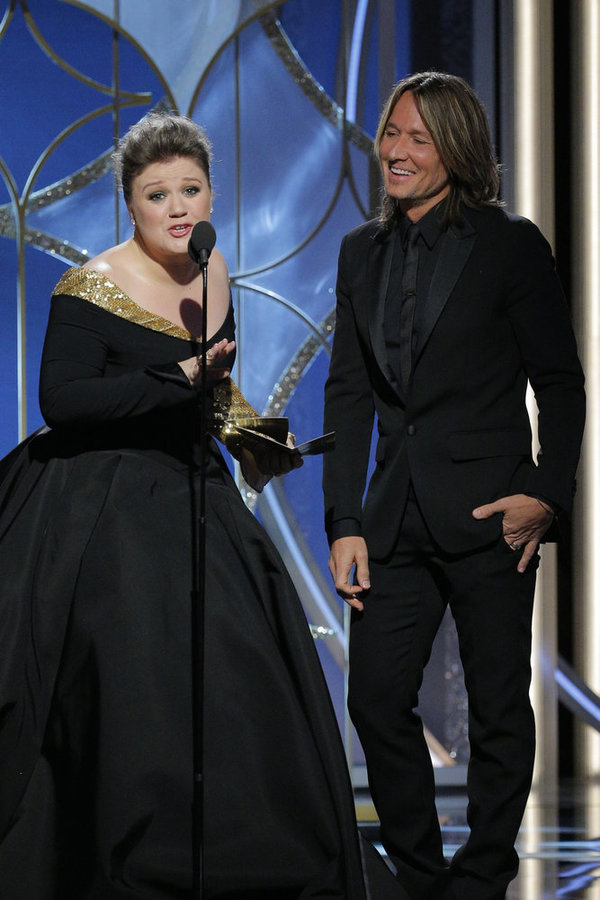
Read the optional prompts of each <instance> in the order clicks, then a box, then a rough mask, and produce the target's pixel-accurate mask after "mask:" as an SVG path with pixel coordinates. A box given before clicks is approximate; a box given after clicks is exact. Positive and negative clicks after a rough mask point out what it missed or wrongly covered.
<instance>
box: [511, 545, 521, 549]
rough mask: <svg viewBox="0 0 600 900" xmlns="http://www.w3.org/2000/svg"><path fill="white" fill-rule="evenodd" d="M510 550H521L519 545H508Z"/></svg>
mask: <svg viewBox="0 0 600 900" xmlns="http://www.w3.org/2000/svg"><path fill="white" fill-rule="evenodd" d="M510 549H511V550H520V549H521V545H520V544H511V545H510Z"/></svg>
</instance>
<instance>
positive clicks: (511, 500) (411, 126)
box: [323, 72, 585, 900]
mask: <svg viewBox="0 0 600 900" xmlns="http://www.w3.org/2000/svg"><path fill="white" fill-rule="evenodd" d="M375 147H376V150H377V152H378V154H379V160H380V163H381V171H382V175H383V183H384V190H385V193H384V200H383V205H382V212H381V215H380V217H379V219H378V220H373V221H370V222H367V223H366V224H364V225H362V226H360V227H358V228H356V229H354V230H353V231H352V232H350V234H348V235H346V237H345V238H344V240H343V242H342V246H341V251H340V259H339V270H338V285H337V296H338V303H337V324H336V330H335V338H334V343H333V353H332V359H331V368H330V372H329V378H328V380H327V384H326V388H325V430H326V431H330V430H335V431H336V432H337V440H336V450H335V451H334V452H333V453H331V454H328V455H326V456H325V457H324V478H323V482H324V493H325V511H326V528H327V531H328V536H329V540H330V544H331V553H330V562H329V565H330V569H331V572H332V575H333V578H334V581H335V586H336V589H337V591H338V593H339V594H340V595H341V596H342V597H343V598H344V599H345V600H346V601H347V602H348V603H349V604H350V605H351V606H352V607H353V611H352V626H351V636H350V687H349V708H350V712H351V715H352V718H353V721H354V723H355V725H356V727H357V730H358V734H359V736H360V738H361V742H362V744H363V747H364V750H365V755H366V760H367V768H368V773H369V783H370V787H371V792H372V796H373V800H374V803H375V806H376V808H377V811H378V814H379V817H380V821H381V830H382V840H383V843H384V846H385V847H386V850H387V852H388V854H389V856H390V858H391V859H392V861H393V862H394V864H395V865H396V867H397V870H398V876H397V877H398V879H399V880H400V881H401V882H402V883H403V884H404V885H405V886H406V888H407V890H408V892H409V894H410V896H411V898H414V900H417V898H418V900H423V898H435V900H447V898H461V900H499V898H503V897H505V894H506V887H507V884H508V883H509V882H510V880H511V879H512V878H514V876H515V874H516V872H517V867H518V859H517V855H516V853H515V850H514V842H515V839H516V836H517V832H518V829H519V825H520V822H521V818H522V814H523V810H524V807H525V803H526V800H527V795H528V792H529V788H530V783H531V772H532V767H533V758H534V743H535V737H534V723H533V714H532V710H531V706H530V703H529V696H528V689H529V683H530V674H531V673H530V650H531V616H532V605H533V592H534V585H535V571H536V568H537V564H538V553H537V551H538V545H539V543H540V541H541V540H542V538H544V535H545V534H546V532H547V530H548V528H549V527H550V526H551V524H552V523H553V521H554V519H555V518H556V517H557V516H559V515H560V514H564V513H566V512H568V510H569V507H570V504H571V498H572V494H573V491H574V483H575V481H574V476H575V469H576V466H577V461H578V457H579V448H580V442H581V436H582V430H583V421H584V403H585V401H584V392H583V375H582V371H581V367H580V364H579V361H578V358H577V351H576V346H575V340H574V337H573V332H572V329H571V325H570V321H569V314H568V310H567V307H566V304H565V301H564V296H563V294H562V290H561V287H560V284H559V281H558V278H557V276H556V274H555V270H554V265H553V260H552V255H551V251H550V248H549V246H548V244H547V242H546V241H545V240H544V238H543V237H542V235H541V234H540V232H539V231H538V229H537V228H536V227H535V226H534V225H533V224H532V223H531V222H529V221H528V220H526V219H523V218H519V217H517V216H514V215H510V214H508V213H506V212H504V211H503V210H502V209H501V208H500V204H499V202H498V200H497V191H498V167H497V164H496V162H495V160H494V156H493V152H492V147H491V141H490V136H489V129H488V124H487V119H486V116H485V112H484V110H483V107H482V105H481V103H480V101H479V100H478V98H477V96H476V95H475V93H474V92H473V90H472V89H471V88H470V87H469V85H468V84H467V83H466V82H464V81H463V80H462V79H460V78H457V77H454V76H452V75H446V74H442V73H436V72H435V73H431V72H425V73H420V74H417V75H413V76H411V77H409V78H406V79H405V80H403V81H401V82H400V83H399V84H398V85H397V86H396V88H395V89H394V91H393V93H392V94H391V96H390V98H389V100H388V103H387V105H386V107H385V110H384V112H383V114H382V117H381V120H380V123H379V128H378V132H377V136H376V140H375ZM409 226H413V227H412V228H411V229H410V233H409ZM528 380H529V382H530V383H531V385H532V387H533V389H534V391H535V396H536V400H537V404H538V408H539V421H538V431H539V439H540V444H541V452H540V454H539V455H538V458H537V460H536V462H535V463H534V461H533V459H532V451H531V430H530V425H529V418H528V413H527V408H526V404H525V393H526V388H527V382H528ZM375 414H376V416H377V430H378V439H377V447H376V453H375V462H376V467H375V471H374V474H373V476H372V478H371V480H370V483H369V487H368V491H367V494H366V498H365V501H364V508H362V497H363V491H364V487H365V481H366V473H367V466H368V459H369V445H370V440H371V433H372V427H373V420H374V415H375ZM352 573H354V577H352ZM447 605H449V606H450V609H451V612H452V614H453V616H454V619H455V621H456V626H457V631H458V636H459V646H460V654H461V660H462V663H463V668H464V672H465V682H466V688H467V692H468V698H469V739H470V748H471V759H470V764H469V771H468V779H467V790H468V802H469V805H468V821H469V825H470V836H469V838H468V840H467V842H466V844H465V845H464V846H463V847H462V848H461V849H460V850H459V851H458V853H457V854H456V855H455V856H454V858H453V860H452V861H451V863H450V864H448V863H447V862H446V861H445V860H444V857H443V853H442V841H441V836H440V829H439V824H438V819H437V815H436V809H435V805H434V779H433V771H432V768H431V762H430V757H429V753H428V749H427V746H426V743H425V741H424V737H423V729H422V724H421V721H420V719H419V717H418V715H417V714H416V712H415V707H416V706H417V703H418V696H417V695H418V691H419V688H420V685H421V680H422V673H423V668H424V666H425V664H426V663H427V660H428V658H429V655H430V651H431V646H432V643H433V640H434V637H435V634H436V631H437V629H438V627H439V624H440V621H441V619H442V615H443V613H444V610H445V608H446V606H447Z"/></svg>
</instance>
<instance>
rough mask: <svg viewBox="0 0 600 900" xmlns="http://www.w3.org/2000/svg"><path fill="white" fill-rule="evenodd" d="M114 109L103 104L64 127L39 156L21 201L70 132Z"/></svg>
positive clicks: (135, 103)
mask: <svg viewBox="0 0 600 900" xmlns="http://www.w3.org/2000/svg"><path fill="white" fill-rule="evenodd" d="M121 105H122V106H123V107H128V106H136V105H137V102H136V101H135V100H126V101H124V102H123V103H122V104H121ZM113 109H114V107H113V104H112V103H111V104H109V105H107V106H101V107H99V108H98V109H96V110H94V111H93V112H91V113H86V115H85V116H82V117H81V118H80V119H77V120H76V121H75V122H72V123H71V124H70V125H68V126H67V127H66V128H64V129H63V130H62V131H61V132H60V134H59V135H57V137H55V138H54V140H53V141H52V142H51V143H50V144H49V145H48V146H47V147H46V149H45V150H44V152H43V153H42V155H41V156H40V157H39V159H38V161H37V162H36V164H35V165H34V167H33V169H32V170H31V172H30V173H29V177H28V179H27V182H26V184H25V187H24V189H23V193H22V195H21V202H22V203H23V204H24V205H25V204H26V203H27V202H28V198H29V192H30V191H31V188H32V186H33V183H34V181H35V179H36V178H37V175H38V173H39V171H40V169H41V168H42V166H43V165H44V163H45V162H46V160H47V159H48V158H49V156H50V155H51V154H52V153H53V152H54V150H55V149H56V147H57V146H58V145H59V144H60V143H61V142H62V141H63V140H65V138H67V137H69V135H70V134H73V132H74V131H76V130H77V129H78V128H80V127H81V126H82V125H85V124H86V123H87V122H91V121H92V120H93V119H97V118H98V117H99V116H102V115H104V114H105V113H107V112H112V111H113Z"/></svg>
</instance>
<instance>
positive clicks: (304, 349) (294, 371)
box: [263, 309, 335, 416]
mask: <svg viewBox="0 0 600 900" xmlns="http://www.w3.org/2000/svg"><path fill="white" fill-rule="evenodd" d="M334 325H335V309H334V310H332V311H331V312H330V313H329V314H328V315H327V316H326V317H325V318H324V319H323V320H322V322H321V326H320V327H321V328H323V329H324V330H326V331H328V332H329V334H330V335H331V334H332V333H333V329H334ZM320 350H325V351H326V353H328V354H329V356H331V347H330V346H329V343H328V342H327V341H322V342H317V341H316V340H315V337H314V335H310V336H309V337H307V338H306V339H305V340H304V341H303V342H302V344H300V347H299V349H298V350H297V351H296V353H295V355H294V356H293V357H292V359H291V360H290V361H289V363H288V364H287V367H286V368H285V369H284V371H283V375H282V376H281V378H280V379H279V380H278V381H277V382H276V383H275V384H274V385H273V389H272V391H271V395H270V397H269V402H268V404H267V406H266V407H265V409H264V410H263V415H264V416H280V415H282V414H283V411H284V410H285V408H286V406H287V405H288V403H289V401H290V398H291V396H292V394H293V393H294V391H295V390H296V388H297V386H298V384H299V383H300V381H301V379H302V376H303V374H304V372H305V371H306V369H307V367H308V366H309V365H310V363H311V362H312V360H313V358H314V357H315V356H316V354H317V353H319V351H320Z"/></svg>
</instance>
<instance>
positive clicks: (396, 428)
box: [323, 207, 585, 558]
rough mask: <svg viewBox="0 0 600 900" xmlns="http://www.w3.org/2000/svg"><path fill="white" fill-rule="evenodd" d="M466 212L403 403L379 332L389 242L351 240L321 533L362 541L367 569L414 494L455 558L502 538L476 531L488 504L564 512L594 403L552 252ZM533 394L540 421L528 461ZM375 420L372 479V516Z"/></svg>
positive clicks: (501, 223)
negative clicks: (536, 448) (525, 499)
mask: <svg viewBox="0 0 600 900" xmlns="http://www.w3.org/2000/svg"><path fill="white" fill-rule="evenodd" d="M463 212H464V217H465V221H464V223H463V225H462V226H461V227H454V226H452V227H450V228H449V229H448V230H447V231H445V232H444V233H443V235H442V237H441V240H442V241H443V245H442V248H441V252H440V257H439V262H438V264H437V266H436V269H435V272H434V275H433V278H432V281H431V285H430V290H429V294H428V297H427V300H426V303H425V304H424V306H423V308H422V310H421V311H420V314H421V320H420V324H419V337H420V343H419V346H418V347H417V349H416V352H415V354H414V362H413V371H412V375H411V380H410V383H409V385H408V387H407V389H406V391H405V392H404V391H403V390H402V388H401V386H400V384H399V383H398V380H397V378H396V375H395V374H394V372H393V371H392V368H391V366H390V363H389V360H388V354H387V349H386V335H385V330H384V308H385V302H386V294H387V291H388V283H389V276H390V267H391V262H392V249H393V243H394V241H393V236H392V235H391V234H390V233H389V232H386V231H385V230H383V229H382V228H381V227H380V225H379V224H378V222H377V221H376V220H373V221H370V222H367V223H365V224H364V225H361V226H359V227H358V228H356V229H354V230H353V231H351V232H350V233H349V234H348V235H346V236H345V238H344V239H343V241H342V245H341V250H340V257H339V267H338V283H337V298H338V299H337V314H336V316H337V318H336V328H335V335H334V342H333V353H332V359H331V366H330V372H329V378H328V380H327V384H326V387H325V426H324V427H325V430H326V431H330V430H335V431H336V434H337V438H336V449H335V451H334V452H332V453H330V454H326V455H325V457H324V463H323V464H324V473H323V486H324V494H325V521H326V528H327V532H328V536H329V539H330V541H331V540H334V539H335V538H337V537H342V536H346V535H350V534H362V535H363V536H364V537H365V539H366V541H367V546H368V549H369V554H370V556H372V557H376V558H383V557H385V556H386V555H387V554H388V553H389V552H390V550H391V549H392V547H393V545H394V541H395V539H396V537H397V534H398V531H399V527H400V522H401V516H402V512H403V508H404V502H405V498H406V493H407V489H408V484H409V481H410V482H412V484H413V487H414V491H415V493H416V496H417V499H418V502H419V504H420V507H421V511H422V513H423V515H424V518H425V520H426V522H427V524H428V526H429V529H430V531H431V533H432V535H433V537H434V538H435V540H436V541H437V542H438V543H439V545H440V546H441V547H442V548H443V549H444V550H445V551H448V552H451V553H461V552H466V551H468V550H471V549H474V548H476V547H478V546H482V545H484V544H486V543H489V542H491V541H493V540H494V539H495V538H497V537H499V536H500V534H501V531H502V526H501V517H500V516H493V517H492V518H490V519H488V520H475V519H474V518H473V516H472V510H473V509H474V508H475V507H477V506H480V505H482V504H484V503H489V502H491V501H493V500H495V499H498V498H500V497H503V496H506V495H509V494H514V493H520V492H527V493H531V494H534V495H536V496H539V497H542V498H545V499H547V500H548V501H550V502H551V503H552V504H554V505H555V506H556V507H557V508H559V509H560V510H562V511H565V512H566V511H568V510H569V509H570V506H571V500H572V495H573V493H574V485H575V471H576V467H577V462H578V458H579V450H580V444H581V437H582V431H583V422H584V415H585V397H584V390H583V373H582V370H581V366H580V363H579V360H578V357H577V349H576V343H575V338H574V335H573V331H572V327H571V322H570V316H569V311H568V308H567V304H566V302H565V298H564V295H563V292H562V288H561V286H560V282H559V280H558V277H557V275H556V272H555V268H554V261H553V258H552V253H551V250H550V247H549V245H548V243H547V242H546V240H545V239H544V237H543V236H542V235H541V233H540V231H539V230H538V229H537V227H536V226H535V225H533V223H531V222H530V221H528V220H527V219H524V218H520V217H518V216H515V215H511V214H509V213H506V212H505V211H503V210H502V209H500V208H498V207H484V208H480V209H471V208H465V209H464V210H463ZM419 303H422V299H421V298H419ZM528 381H529V382H530V383H531V386H532V388H533V390H534V392H535V399H536V402H537V406H538V409H539V420H538V435H539V443H540V447H541V451H540V452H539V454H537V459H536V461H535V462H534V459H533V456H532V435H531V428H530V422H529V415H528V411H527V405H526V389H527V382H528ZM374 414H376V420H377V428H378V440H377V447H376V456H375V458H376V467H375V471H374V473H373V475H372V477H371V480H370V483H369V486H368V490H367V494H366V498H365V502H364V508H363V493H364V488H365V481H366V475H367V468H368V461H369V447H370V441H371V434H372V429H373V420H374Z"/></svg>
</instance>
